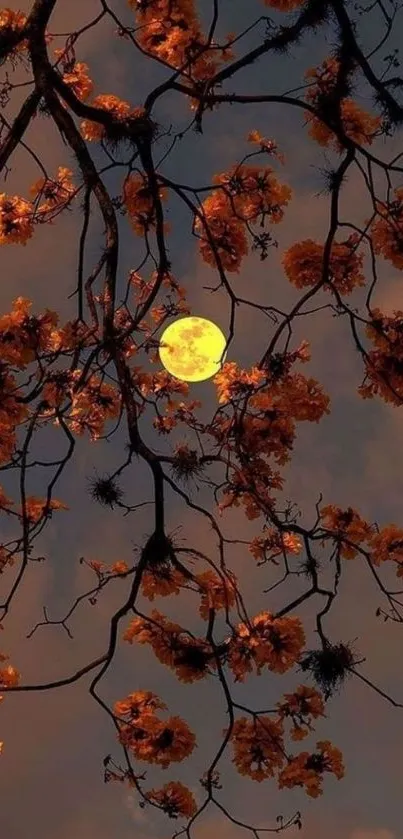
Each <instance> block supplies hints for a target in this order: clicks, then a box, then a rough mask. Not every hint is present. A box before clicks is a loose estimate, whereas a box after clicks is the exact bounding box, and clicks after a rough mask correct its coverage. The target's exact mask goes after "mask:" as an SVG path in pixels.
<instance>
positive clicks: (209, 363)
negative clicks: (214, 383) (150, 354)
mask: <svg viewBox="0 0 403 839" xmlns="http://www.w3.org/2000/svg"><path fill="white" fill-rule="evenodd" d="M225 344H226V339H225V336H224V335H223V333H222V332H221V329H219V328H218V326H216V325H215V323H212V321H211V320H206V319H205V318H197V317H185V318H179V320H175V321H174V322H173V323H170V324H169V326H168V327H167V328H166V330H165V332H164V333H163V335H162V337H161V341H160V346H159V356H160V359H161V362H162V364H163V365H164V367H165V369H166V370H167V371H168V373H170V374H171V375H172V376H175V378H176V379H180V380H181V381H184V382H203V381H205V380H206V379H211V377H212V376H215V375H216V373H218V372H219V370H221V366H222V361H221V356H222V354H223V352H224V348H225ZM225 355H226V353H225ZM224 358H225V356H224ZM223 361H224V359H223Z"/></svg>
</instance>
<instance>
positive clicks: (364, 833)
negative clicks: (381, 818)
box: [349, 827, 397, 839]
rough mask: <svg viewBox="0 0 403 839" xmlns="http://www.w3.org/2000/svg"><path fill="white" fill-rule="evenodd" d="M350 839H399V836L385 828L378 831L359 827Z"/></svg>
mask: <svg viewBox="0 0 403 839" xmlns="http://www.w3.org/2000/svg"><path fill="white" fill-rule="evenodd" d="M349 839H397V836H396V834H395V833H392V832H391V831H390V830H387V829H386V828H383V827H381V828H380V829H376V830H371V828H361V827H357V828H356V829H355V830H353V832H352V833H351V835H350V837H349Z"/></svg>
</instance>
